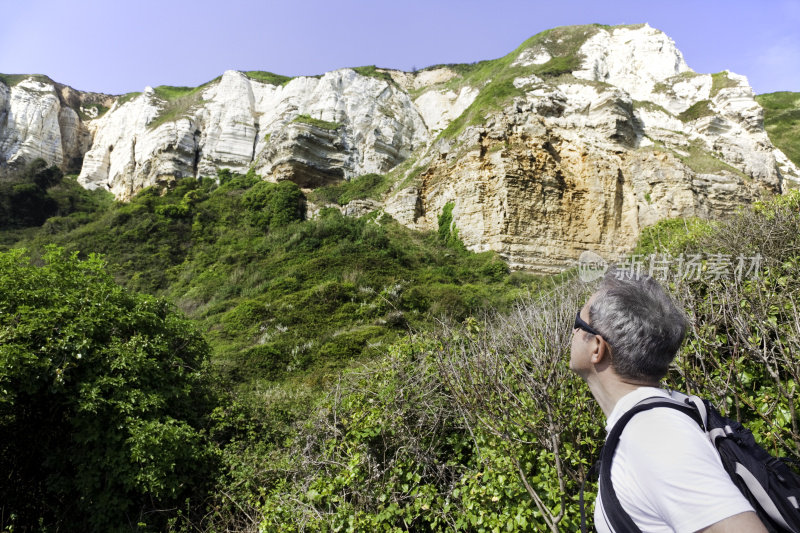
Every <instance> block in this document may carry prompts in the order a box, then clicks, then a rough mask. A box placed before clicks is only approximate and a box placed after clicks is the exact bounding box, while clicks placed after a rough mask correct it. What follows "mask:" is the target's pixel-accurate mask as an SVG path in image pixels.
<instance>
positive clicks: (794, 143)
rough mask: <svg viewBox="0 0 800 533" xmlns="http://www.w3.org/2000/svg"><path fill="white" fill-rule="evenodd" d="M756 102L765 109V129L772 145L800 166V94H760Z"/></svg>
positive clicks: (785, 92) (786, 92)
mask: <svg viewBox="0 0 800 533" xmlns="http://www.w3.org/2000/svg"><path fill="white" fill-rule="evenodd" d="M756 101H757V102H758V103H759V104H760V105H761V107H763V108H764V128H765V129H766V130H767V133H768V134H769V138H770V140H771V141H772V143H773V144H774V145H775V146H777V147H778V148H779V149H780V150H781V151H782V152H783V153H784V154H786V157H788V158H789V159H790V160H791V161H792V162H793V163H794V164H795V165H798V166H800V93H795V92H788V91H782V92H776V93H767V94H759V95H758V96H756Z"/></svg>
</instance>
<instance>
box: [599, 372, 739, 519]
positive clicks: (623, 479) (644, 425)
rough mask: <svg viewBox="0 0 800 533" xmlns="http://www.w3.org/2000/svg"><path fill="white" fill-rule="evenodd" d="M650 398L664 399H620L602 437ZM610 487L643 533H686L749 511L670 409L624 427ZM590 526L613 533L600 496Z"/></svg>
mask: <svg viewBox="0 0 800 533" xmlns="http://www.w3.org/2000/svg"><path fill="white" fill-rule="evenodd" d="M654 396H663V397H669V393H668V392H667V391H665V390H663V389H656V388H653V387H641V388H638V389H636V390H635V391H633V392H630V393H628V394H626V395H625V396H623V397H622V398H621V399H620V400H619V402H617V405H616V406H614V410H613V411H612V412H611V415H610V416H609V417H608V421H607V423H606V431H611V428H612V427H614V423H616V421H617V420H619V418H620V417H621V416H622V415H623V414H624V413H625V412H627V411H628V410H629V409H630V408H632V407H633V406H634V405H636V404H637V403H639V402H640V401H641V400H644V399H645V398H652V397H654ZM611 481H612V483H613V485H614V490H615V491H616V493H617V498H619V501H620V503H621V504H622V508H623V509H624V510H625V512H627V513H628V515H629V516H630V517H631V519H632V520H633V521H634V523H635V524H636V525H637V526H639V529H641V530H642V531H643V532H646V533H661V532H664V533H672V532H676V533H684V532H686V533H690V532H694V531H698V530H700V529H703V528H705V527H708V526H710V525H711V524H715V523H716V522H719V521H720V520H724V519H725V518H728V517H730V516H733V515H736V514H739V513H743V512H746V511H752V510H753V507H752V506H751V505H750V503H749V502H748V501H747V500H746V499H745V497H744V496H742V494H741V492H739V489H738V488H736V486H735V485H734V484H733V482H732V481H731V480H730V477H729V476H728V474H727V472H725V469H724V468H723V467H722V461H721V460H720V458H719V454H718V453H717V451H716V449H715V448H714V445H713V444H711V441H710V440H709V439H708V438H707V437H706V435H705V434H704V433H703V431H702V430H701V429H700V427H699V426H698V425H697V422H695V421H694V420H693V419H692V418H691V417H689V416H687V415H686V414H684V413H681V412H679V411H676V410H674V409H650V410H648V411H643V412H641V413H639V414H637V415H636V416H634V417H633V418H632V419H631V420H630V421H629V422H628V424H627V425H626V426H625V430H624V431H623V432H622V435H621V436H620V441H619V445H618V447H617V450H616V452H615V454H614V461H613V463H612V465H611ZM594 521H595V528H596V529H597V531H598V532H599V533H611V532H612V531H613V530H612V529H611V527H610V526H609V525H608V523H607V521H606V518H605V516H604V515H603V512H602V504H601V501H600V494H599V493H598V495H597V500H596V501H595V511H594Z"/></svg>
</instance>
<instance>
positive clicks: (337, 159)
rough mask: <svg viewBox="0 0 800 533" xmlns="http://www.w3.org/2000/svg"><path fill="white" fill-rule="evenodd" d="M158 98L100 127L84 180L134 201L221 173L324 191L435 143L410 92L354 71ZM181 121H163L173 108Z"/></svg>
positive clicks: (148, 94) (134, 104)
mask: <svg viewBox="0 0 800 533" xmlns="http://www.w3.org/2000/svg"><path fill="white" fill-rule="evenodd" d="M183 98H184V100H183V101H181V100H179V101H178V102H166V101H163V100H161V99H159V98H158V96H157V95H156V93H155V92H154V91H152V90H149V91H145V93H144V94H142V95H141V96H139V97H137V98H135V99H134V100H132V101H130V102H127V103H125V104H123V105H122V106H118V107H115V108H113V109H112V110H111V112H109V113H108V114H107V115H106V116H105V117H103V118H102V119H99V121H98V124H97V134H96V137H95V142H94V144H93V146H92V148H91V150H90V151H89V152H88V153H87V155H86V160H87V162H86V164H85V165H84V168H83V170H82V171H81V175H80V177H79V180H80V182H81V183H83V184H85V185H86V186H87V187H98V186H105V187H108V188H109V189H110V190H111V191H112V192H113V193H114V194H115V195H116V196H117V197H119V198H128V197H130V195H131V194H133V193H135V192H136V191H137V190H139V189H141V188H142V187H145V186H148V185H152V184H155V183H159V182H161V181H169V180H172V179H175V178H179V177H186V176H193V177H201V176H214V175H216V171H217V169H218V168H229V169H231V170H234V171H237V172H246V171H247V170H248V168H250V167H251V166H252V167H254V168H255V170H256V172H257V173H258V174H260V175H263V176H265V177H266V178H267V179H270V180H273V181H276V180H282V179H289V180H293V181H295V182H297V183H298V184H300V185H301V186H304V187H306V186H308V187H318V186H321V185H325V184H327V183H330V182H335V181H340V180H342V179H349V178H350V177H353V176H357V175H361V174H367V173H371V172H375V173H382V172H386V171H387V170H389V169H390V168H392V167H394V166H396V165H397V164H398V163H400V162H402V161H403V160H404V159H406V158H407V157H408V156H409V155H410V154H411V153H412V151H413V150H414V149H416V148H418V147H419V146H421V145H423V144H424V143H425V142H426V141H427V138H428V130H427V128H426V126H425V123H424V121H423V119H422V117H421V115H420V114H419V112H418V111H417V109H416V108H415V107H414V104H413V102H412V101H411V99H410V98H409V96H408V94H407V93H406V92H404V91H403V90H401V89H399V88H398V87H396V86H394V85H392V84H390V83H389V82H386V81H384V80H379V79H375V78H371V77H367V76H362V75H359V74H357V73H356V72H355V71H353V70H351V69H342V70H338V71H334V72H329V73H327V74H325V75H324V76H322V77H321V78H311V77H302V78H296V79H293V80H292V81H290V82H288V83H287V84H286V85H283V86H279V85H272V84H268V83H263V82H259V81H257V80H253V79H249V78H248V77H247V76H245V75H244V74H243V73H241V72H236V71H228V72H226V73H225V74H224V75H223V76H222V78H221V79H220V80H219V81H218V82H215V83H212V84H210V85H209V86H208V87H207V88H205V89H203V90H201V91H199V95H197V96H194V97H193V99H192V100H188V97H183ZM176 107H177V108H179V110H180V117H179V118H177V120H174V121H166V122H163V121H162V120H161V119H160V117H162V116H163V115H164V114H165V113H169V112H170V110H171V109H173V108H176Z"/></svg>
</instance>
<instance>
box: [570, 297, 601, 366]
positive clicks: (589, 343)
mask: <svg viewBox="0 0 800 533" xmlns="http://www.w3.org/2000/svg"><path fill="white" fill-rule="evenodd" d="M595 297H596V294H593V295H592V296H591V298H589V300H588V301H587V302H586V303H585V304H584V305H583V307H582V308H581V318H582V319H583V320H584V321H585V322H586V323H588V324H589V325H591V321H590V320H589V307H590V306H591V305H592V304H593V303H594V300H595ZM595 344H596V341H595V336H594V335H592V334H591V333H587V332H586V331H583V330H582V329H579V328H574V329H573V330H572V345H571V347H570V358H569V369H570V370H572V371H573V372H575V373H576V374H578V375H579V376H581V377H583V378H585V377H586V375H587V373H588V371H589V369H590V368H591V367H592V361H591V356H592V351H593V350H594V348H595Z"/></svg>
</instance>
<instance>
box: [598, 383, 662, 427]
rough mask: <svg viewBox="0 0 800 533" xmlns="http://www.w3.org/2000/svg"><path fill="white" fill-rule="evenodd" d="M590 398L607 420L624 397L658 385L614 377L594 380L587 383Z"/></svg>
mask: <svg viewBox="0 0 800 533" xmlns="http://www.w3.org/2000/svg"><path fill="white" fill-rule="evenodd" d="M587 384H588V385H589V390H590V391H591V392H592V396H594V399H595V400H596V401H597V403H598V404H599V405H600V409H602V410H603V414H605V415H606V418H608V417H609V416H610V415H611V412H612V411H613V410H614V407H615V406H616V405H617V402H618V401H619V400H620V399H621V398H622V397H623V396H625V395H627V394H628V393H630V392H633V391H635V390H636V389H638V388H641V387H658V383H645V382H636V381H628V380H623V379H620V378H618V377H616V376H615V379H611V380H607V379H596V380H591V382H587Z"/></svg>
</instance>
